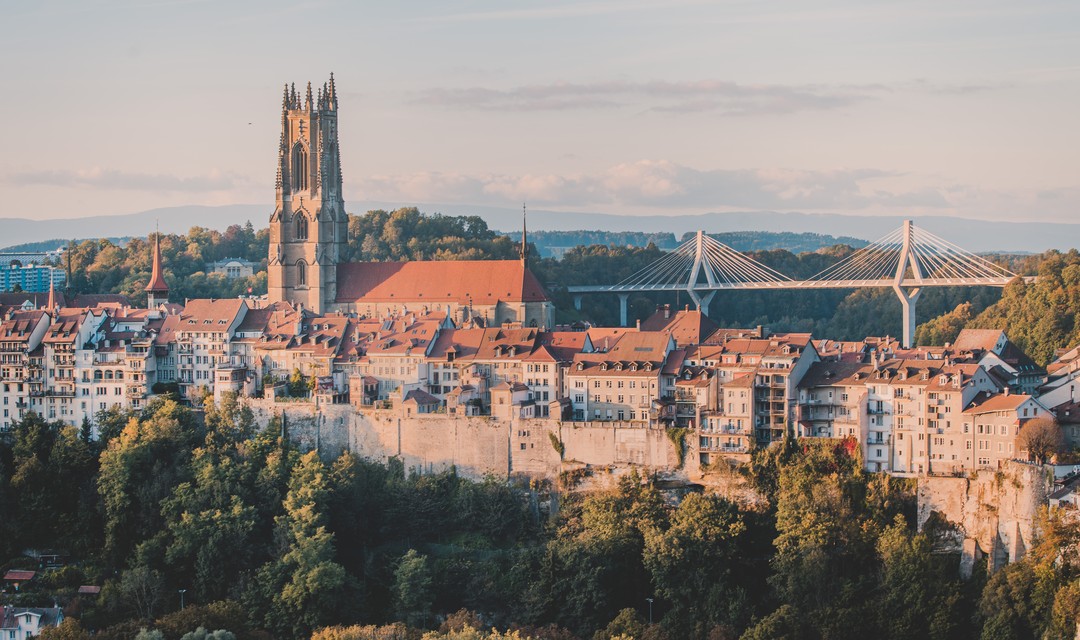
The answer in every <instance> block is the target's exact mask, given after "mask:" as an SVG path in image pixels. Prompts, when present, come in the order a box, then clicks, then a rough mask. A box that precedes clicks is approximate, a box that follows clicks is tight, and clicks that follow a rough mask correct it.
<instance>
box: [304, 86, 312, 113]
mask: <svg viewBox="0 0 1080 640" xmlns="http://www.w3.org/2000/svg"><path fill="white" fill-rule="evenodd" d="M311 107H312V104H311V80H308V83H307V96H306V97H305V98H304V109H306V110H308V111H311Z"/></svg>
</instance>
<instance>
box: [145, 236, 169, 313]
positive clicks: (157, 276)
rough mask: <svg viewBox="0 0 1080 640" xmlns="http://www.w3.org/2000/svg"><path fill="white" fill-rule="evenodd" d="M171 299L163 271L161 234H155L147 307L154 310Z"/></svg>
mask: <svg viewBox="0 0 1080 640" xmlns="http://www.w3.org/2000/svg"><path fill="white" fill-rule="evenodd" d="M168 299H169V285H168V284H166V283H165V275H164V274H163V273H162V270H161V233H160V232H155V233H154V258H153V266H152V267H151V272H150V283H149V284H147V285H146V306H147V307H149V308H151V309H153V308H154V307H156V306H157V305H158V304H159V303H162V302H167V301H168Z"/></svg>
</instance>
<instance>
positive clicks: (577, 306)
mask: <svg viewBox="0 0 1080 640" xmlns="http://www.w3.org/2000/svg"><path fill="white" fill-rule="evenodd" d="M574 308H575V309H577V310H578V311H581V296H574Z"/></svg>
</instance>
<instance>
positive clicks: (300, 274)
mask: <svg viewBox="0 0 1080 640" xmlns="http://www.w3.org/2000/svg"><path fill="white" fill-rule="evenodd" d="M296 284H297V286H301V287H306V286H307V265H306V264H305V263H304V261H303V260H299V261H297V263H296Z"/></svg>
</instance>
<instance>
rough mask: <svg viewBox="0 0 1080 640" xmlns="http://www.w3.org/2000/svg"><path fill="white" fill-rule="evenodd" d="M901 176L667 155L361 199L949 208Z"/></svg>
mask: <svg viewBox="0 0 1080 640" xmlns="http://www.w3.org/2000/svg"><path fill="white" fill-rule="evenodd" d="M899 177H901V176H900V175H899V174H896V173H894V172H889V171H882V170H878V169H837V170H832V171H804V170H791V169H741V170H727V169H713V170H701V169H695V168H692V167H687V166H684V165H680V164H677V163H674V162H671V161H668V160H640V161H637V162H628V163H623V164H618V165H615V166H612V167H609V168H607V169H606V170H603V171H599V172H596V173H589V174H578V175H558V174H526V175H503V174H475V175H469V174H461V173H441V172H422V173H413V174H406V175H383V176H373V177H370V178H368V179H366V180H364V181H362V182H361V183H360V184H359V185H357V190H356V194H355V195H356V196H358V197H361V198H362V199H366V200H380V201H391V202H441V203H462V204H511V203H519V202H521V201H523V200H524V201H528V202H529V203H532V204H538V205H546V206H561V207H584V206H601V207H610V208H613V209H622V210H683V211H685V210H712V211H715V210H724V209H760V210H770V209H771V210H795V209H802V210H822V211H856V210H865V209H872V208H893V207H919V208H926V209H940V208H946V207H949V206H950V201H949V199H948V197H947V196H946V194H945V192H944V191H942V190H937V189H933V188H927V187H921V188H918V189H914V190H911V189H898V188H889V186H888V183H889V182H891V181H893V179H896V178H899Z"/></svg>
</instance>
